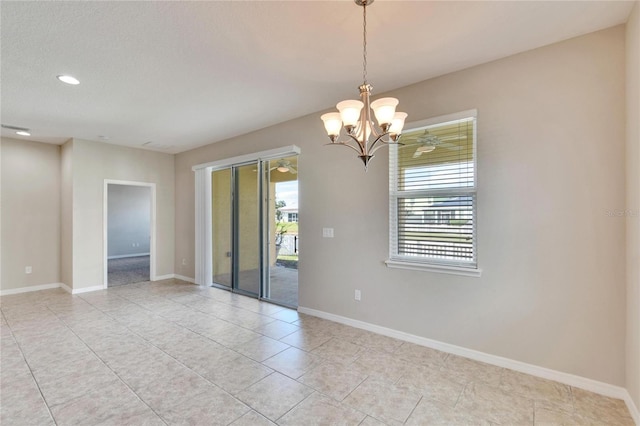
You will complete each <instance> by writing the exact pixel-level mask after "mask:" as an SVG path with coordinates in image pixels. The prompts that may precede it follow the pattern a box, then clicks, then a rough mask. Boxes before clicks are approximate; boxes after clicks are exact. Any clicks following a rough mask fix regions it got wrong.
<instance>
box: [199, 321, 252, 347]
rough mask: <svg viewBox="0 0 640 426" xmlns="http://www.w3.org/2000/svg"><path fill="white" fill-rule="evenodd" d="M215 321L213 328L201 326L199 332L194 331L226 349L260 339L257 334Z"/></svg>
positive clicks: (227, 323) (224, 322)
mask: <svg viewBox="0 0 640 426" xmlns="http://www.w3.org/2000/svg"><path fill="white" fill-rule="evenodd" d="M216 321H218V322H217V323H212V325H213V327H207V326H204V325H201V328H200V330H196V331H198V332H199V333H201V334H202V335H203V336H206V337H208V338H210V339H213V340H215V341H216V342H218V343H220V344H221V345H225V346H227V347H233V346H236V345H240V344H242V343H246V342H248V341H250V340H253V339H256V338H258V337H260V335H259V334H258V333H256V332H254V331H251V330H248V329H246V328H243V327H240V326H238V325H235V324H231V323H229V322H226V321H223V320H216Z"/></svg>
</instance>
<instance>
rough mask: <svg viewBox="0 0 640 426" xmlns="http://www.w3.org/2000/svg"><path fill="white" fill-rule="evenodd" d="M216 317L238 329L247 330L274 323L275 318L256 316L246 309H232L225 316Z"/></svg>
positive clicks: (256, 314)
mask: <svg viewBox="0 0 640 426" xmlns="http://www.w3.org/2000/svg"><path fill="white" fill-rule="evenodd" d="M217 316H218V318H221V319H223V320H225V321H228V322H230V323H232V324H235V325H239V326H240V327H245V328H249V329H253V328H256V327H259V326H262V325H266V324H269V323H271V322H273V321H275V318H271V317H268V316H266V315H261V314H258V313H255V312H252V311H247V310H246V309H240V308H233V310H232V311H231V312H229V313H225V314H219V315H217Z"/></svg>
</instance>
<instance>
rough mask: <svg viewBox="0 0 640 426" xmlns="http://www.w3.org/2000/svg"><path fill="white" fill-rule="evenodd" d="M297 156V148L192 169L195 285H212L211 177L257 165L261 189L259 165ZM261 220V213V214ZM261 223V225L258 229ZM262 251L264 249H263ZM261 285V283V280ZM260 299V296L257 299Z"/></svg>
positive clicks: (261, 203)
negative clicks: (237, 168) (225, 170)
mask: <svg viewBox="0 0 640 426" xmlns="http://www.w3.org/2000/svg"><path fill="white" fill-rule="evenodd" d="M293 155H300V148H299V147H297V146H296V145H289V146H284V147H281V148H276V149H270V150H267V151H260V152H255V153H252V154H246V155H241V156H237V157H232V158H226V159H223V160H218V161H212V162H209V163H204V164H198V165H196V166H193V167H192V170H193V171H194V172H195V242H196V246H195V267H196V270H195V272H196V274H195V275H196V276H195V282H196V284H198V285H200V286H205V287H209V286H211V285H212V284H213V238H212V224H211V214H212V209H211V202H212V196H211V173H212V172H213V171H215V170H222V169H227V168H230V167H232V166H239V165H242V164H248V163H254V162H257V163H258V174H259V179H258V182H259V183H258V184H259V186H260V187H262V186H263V181H264V177H263V174H262V173H261V167H260V164H261V162H262V161H266V160H275V159H278V158H281V157H289V156H293ZM259 196H260V203H259V205H260V206H261V207H260V208H261V209H263V208H264V207H263V206H262V205H263V204H264V203H263V198H264V191H259ZM260 213H261V217H264V215H263V211H261V212H260ZM262 224H263V222H261V225H262ZM263 234H264V232H261V235H260V244H261V248H262V247H263V246H264V242H265V241H264V235H263ZM262 250H263V249H262ZM260 261H261V265H260V270H261V274H262V273H263V272H262V271H263V270H264V267H263V266H264V256H260ZM261 281H262V283H261V285H264V280H261ZM258 296H259V295H258Z"/></svg>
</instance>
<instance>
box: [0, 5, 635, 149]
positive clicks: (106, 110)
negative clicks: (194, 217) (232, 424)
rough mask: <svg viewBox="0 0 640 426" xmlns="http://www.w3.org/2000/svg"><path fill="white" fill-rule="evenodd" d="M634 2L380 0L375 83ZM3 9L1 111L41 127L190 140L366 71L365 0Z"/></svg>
mask: <svg viewBox="0 0 640 426" xmlns="http://www.w3.org/2000/svg"><path fill="white" fill-rule="evenodd" d="M632 6H633V3H632V2H616V1H584V2H583V1H566V2H565V1H551V2H544V1H512V2H483V1H477V2H456V1H447V2H427V1H422V2H421V1H411V2H405V1H384V0H378V1H376V2H375V3H374V4H373V5H372V6H371V7H370V8H368V16H367V18H368V19H367V20H368V41H369V49H368V50H369V66H368V71H369V80H370V82H371V83H372V84H373V85H374V97H375V94H376V93H382V92H385V91H388V90H392V89H395V88H399V87H402V86H406V85H408V84H412V83H416V82H419V81H422V80H426V79H428V78H431V77H435V76H438V75H443V74H446V73H449V72H452V71H457V70H460V69H464V68H468V67H470V66H473V65H477V64H480V63H484V62H488V61H491V60H495V59H498V58H502V57H505V56H509V55H512V54H515V53H518V52H522V51H525V50H530V49H533V48H536V47H540V46H544V45H547V44H550V43H553V42H556V41H560V40H564V39H567V38H571V37H575V36H578V35H581V34H586V33H589V32H592V31H596V30H599V29H603V28H607V27H610V26H613V25H617V24H621V23H624V22H626V20H627V18H628V15H629V12H630V11H631V8H632ZM0 14H1V22H0V30H1V52H0V60H1V69H0V71H1V75H0V76H1V81H0V94H1V97H2V99H1V103H0V108H1V109H0V113H1V118H2V124H6V125H13V126H19V127H25V128H29V129H31V133H32V136H31V137H29V139H31V140H37V141H42V142H50V143H62V142H64V141H65V140H67V139H69V138H71V137H76V138H81V139H88V140H96V141H103V142H105V141H106V142H108V143H114V144H119V145H126V146H132V147H143V148H146V149H154V150H158V151H163V152H170V153H177V152H182V151H186V150H188V149H192V148H195V147H197V146H201V145H205V144H209V143H212V142H217V141H221V140H224V139H227V138H229V137H232V136H237V135H240V134H244V133H247V132H250V131H253V130H257V129H260V128H263V127H266V126H270V125H273V124H277V123H280V122H283V121H287V120H290V119H293V118H296V117H300V116H303V115H306V114H310V113H314V112H317V111H321V110H323V109H327V108H331V107H332V106H333V105H335V103H336V102H337V101H339V100H342V99H348V98H357V96H358V93H357V86H358V85H359V84H360V83H361V81H362V8H360V7H357V6H356V5H354V4H353V2H352V1H349V0H344V1H296V2H292V1H268V2H267V1H264V2H263V1H246V2H239V1H234V2H231V1H215V2H214V1H211V2H155V1H150V2H116V1H110V2H44V1H35V2H26V1H16V2H12V1H3V2H2V4H1V6H0ZM60 74H70V75H73V76H75V77H76V78H78V79H79V80H80V81H81V84H80V85H78V86H69V85H65V84H63V83H60V82H59V81H58V80H57V79H56V76H57V75H60ZM2 135H3V136H9V137H18V138H19V136H16V135H15V134H14V133H13V132H11V131H9V130H6V129H2ZM99 136H106V137H107V138H108V139H107V138H100V137H99ZM145 144H146V145H145Z"/></svg>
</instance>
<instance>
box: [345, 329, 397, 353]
mask: <svg viewBox="0 0 640 426" xmlns="http://www.w3.org/2000/svg"><path fill="white" fill-rule="evenodd" d="M353 343H355V344H357V345H359V346H364V347H365V348H369V349H372V350H375V351H380V352H389V353H393V352H395V351H396V350H397V349H398V348H400V346H402V344H403V342H402V340H398V339H394V338H393V337H388V336H383V335H382V334H376V333H372V332H367V333H364V334H362V335H360V337H358V338H356V339H355V340H354V341H353Z"/></svg>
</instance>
